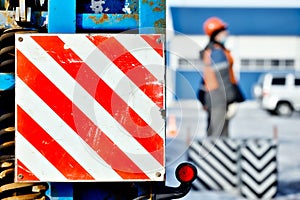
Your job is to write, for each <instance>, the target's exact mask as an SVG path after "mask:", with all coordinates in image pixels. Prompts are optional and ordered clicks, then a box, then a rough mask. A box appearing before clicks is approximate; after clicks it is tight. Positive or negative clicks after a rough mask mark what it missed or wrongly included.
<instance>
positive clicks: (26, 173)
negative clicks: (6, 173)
mask: <svg viewBox="0 0 300 200" xmlns="http://www.w3.org/2000/svg"><path fill="white" fill-rule="evenodd" d="M17 167H18V170H17V171H18V174H17V175H22V176H17V178H18V180H19V181H26V180H28V181H39V179H38V178H37V177H36V176H35V175H34V173H32V172H31V171H30V170H29V169H28V168H27V167H26V166H25V165H24V164H23V163H22V162H21V161H20V160H19V159H18V160H17Z"/></svg>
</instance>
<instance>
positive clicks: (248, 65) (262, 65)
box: [241, 58, 295, 70]
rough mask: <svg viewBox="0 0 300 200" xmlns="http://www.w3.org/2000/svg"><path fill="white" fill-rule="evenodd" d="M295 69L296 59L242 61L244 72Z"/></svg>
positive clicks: (245, 59) (244, 59)
mask: <svg viewBox="0 0 300 200" xmlns="http://www.w3.org/2000/svg"><path fill="white" fill-rule="evenodd" d="M294 68H295V60H294V59H262V58H257V59H247V58H243V59H241V69H242V70H270V69H279V70H287V69H289V70H291V69H294Z"/></svg>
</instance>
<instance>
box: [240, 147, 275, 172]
mask: <svg viewBox="0 0 300 200" xmlns="http://www.w3.org/2000/svg"><path fill="white" fill-rule="evenodd" d="M241 155H243V156H244V157H245V158H246V159H247V160H248V161H249V162H250V163H253V165H255V167H256V168H257V169H262V168H263V167H265V165H266V164H267V163H268V162H269V161H270V160H272V159H274V158H276V151H275V150H274V149H271V150H270V151H269V152H268V153H267V154H266V155H265V156H264V157H263V158H261V159H259V158H257V157H255V155H253V153H252V152H250V151H249V150H248V149H246V148H242V149H241ZM245 158H244V159H245Z"/></svg>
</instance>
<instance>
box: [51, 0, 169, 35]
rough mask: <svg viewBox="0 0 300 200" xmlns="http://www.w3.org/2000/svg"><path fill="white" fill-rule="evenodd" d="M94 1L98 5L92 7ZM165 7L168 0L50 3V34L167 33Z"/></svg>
mask: <svg viewBox="0 0 300 200" xmlns="http://www.w3.org/2000/svg"><path fill="white" fill-rule="evenodd" d="M114 1H115V2H114ZM76 2H77V3H76ZM85 2H89V3H88V4H87V3H85ZM91 2H92V3H93V2H94V3H98V5H97V6H95V5H94V6H93V5H92V3H91ZM104 2H105V3H104ZM109 2H111V3H109ZM118 2H123V3H118ZM76 5H77V6H76ZM112 5H114V7H113V8H111V6H112ZM118 6H119V7H118ZM165 6H166V4H165V0H139V1H138V0H106V1H102V0H100V1H98V0H97V1H94V0H92V1H83V0H79V1H78V0H77V1H76V0H68V4H62V3H61V1H59V0H49V5H48V12H49V15H48V32H49V33H75V32H80V31H82V32H87V30H91V31H88V32H95V31H96V32H97V31H99V32H120V31H127V30H131V29H138V33H147V34H151V33H152V34H153V33H162V34H164V33H165V10H166V9H165ZM76 7H77V8H76ZM112 10H113V11H115V12H113V11H112ZM92 12H94V13H92Z"/></svg>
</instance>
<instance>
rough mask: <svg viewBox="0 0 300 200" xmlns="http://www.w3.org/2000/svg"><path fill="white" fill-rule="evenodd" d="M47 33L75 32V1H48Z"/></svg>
mask: <svg viewBox="0 0 300 200" xmlns="http://www.w3.org/2000/svg"><path fill="white" fill-rule="evenodd" d="M48 32H49V33H75V32H76V0H67V1H61V0H49V3H48Z"/></svg>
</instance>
